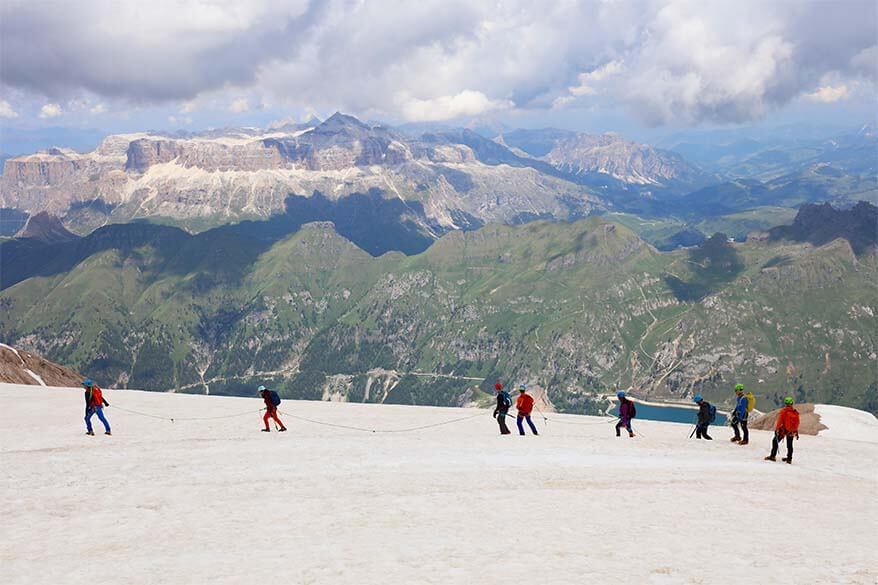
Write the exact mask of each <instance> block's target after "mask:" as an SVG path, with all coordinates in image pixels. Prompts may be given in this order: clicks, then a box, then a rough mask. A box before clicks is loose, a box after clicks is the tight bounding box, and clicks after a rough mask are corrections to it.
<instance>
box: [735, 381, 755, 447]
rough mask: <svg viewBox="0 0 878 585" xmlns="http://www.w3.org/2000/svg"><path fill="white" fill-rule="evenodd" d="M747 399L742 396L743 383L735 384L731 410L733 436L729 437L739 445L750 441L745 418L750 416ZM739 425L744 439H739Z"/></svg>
mask: <svg viewBox="0 0 878 585" xmlns="http://www.w3.org/2000/svg"><path fill="white" fill-rule="evenodd" d="M748 408H749V400H747V397H746V396H744V385H743V384H735V409H734V410H733V411H732V430H733V431H735V436H734V437H732V438H731V441H732V443H738V444H739V445H747V444H749V443H750V431H748V430H747V419H748V418H749V416H750V411H749V410H748ZM739 425H740V427H741V431H742V432H743V433H744V440H743V441H742V440H741V432H739V431H738V426H739Z"/></svg>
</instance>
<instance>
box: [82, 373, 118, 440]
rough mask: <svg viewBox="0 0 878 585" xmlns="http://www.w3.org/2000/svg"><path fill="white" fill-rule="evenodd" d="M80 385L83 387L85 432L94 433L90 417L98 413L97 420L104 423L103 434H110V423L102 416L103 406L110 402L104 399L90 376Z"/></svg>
mask: <svg viewBox="0 0 878 585" xmlns="http://www.w3.org/2000/svg"><path fill="white" fill-rule="evenodd" d="M82 387H83V388H85V434H86V435H94V434H95V432H94V429H92V426H91V417H93V416H94V415H98V420H100V421H101V423H103V425H104V434H105V435H112V434H113V433H112V432H111V431H110V423H108V422H107V419H106V418H105V417H104V407H105V406H110V404H109V403H108V402H107V401H106V400H105V399H104V394H103V392H101V389H100V388H99V387H98V385H97V384H95V383H94V382H92V381H91V378H87V379H85V380H83V381H82Z"/></svg>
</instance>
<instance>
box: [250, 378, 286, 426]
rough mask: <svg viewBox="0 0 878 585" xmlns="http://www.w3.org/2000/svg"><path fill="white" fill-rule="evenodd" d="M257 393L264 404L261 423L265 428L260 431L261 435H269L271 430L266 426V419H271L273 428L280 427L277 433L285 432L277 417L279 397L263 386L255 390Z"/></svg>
mask: <svg viewBox="0 0 878 585" xmlns="http://www.w3.org/2000/svg"><path fill="white" fill-rule="evenodd" d="M256 391H257V392H259V395H260V396H262V400H263V401H264V402H265V416H263V417H262V421H263V422H264V423H265V428H264V429H262V432H263V433H270V432H271V429H270V428H269V426H268V419H273V420H274V424H275V427H276V426H278V425H280V428H279V429H277V431H278V432H279V433H283V432H284V431H286V430H287V427H285V426H284V423H282V422H281V420H280V419H279V418H278V417H277V407H278V406H280V396H279V395H278V393H277V392H275V391H274V390H269V389H268V388H266V387H265V386H260V387H259V388H257V389H256Z"/></svg>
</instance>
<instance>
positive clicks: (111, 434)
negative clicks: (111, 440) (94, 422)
mask: <svg viewBox="0 0 878 585" xmlns="http://www.w3.org/2000/svg"><path fill="white" fill-rule="evenodd" d="M104 434H105V435H110V436H111V437H112V436H113V433H111V432H110V431H107V432H105V433H104Z"/></svg>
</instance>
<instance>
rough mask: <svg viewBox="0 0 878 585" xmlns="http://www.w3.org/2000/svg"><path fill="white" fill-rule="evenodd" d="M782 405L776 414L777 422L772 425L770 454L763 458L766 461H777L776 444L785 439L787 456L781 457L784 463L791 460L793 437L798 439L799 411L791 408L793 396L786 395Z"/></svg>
mask: <svg viewBox="0 0 878 585" xmlns="http://www.w3.org/2000/svg"><path fill="white" fill-rule="evenodd" d="M783 402H784V407H783V408H782V409H781V411H780V412H779V413H778V415H777V422H776V423H775V425H774V437H772V438H771V455H769V456H768V457H766V458H765V460H766V461H777V459H775V457H777V448H778V444H779V443H780V442H781V441H782V440H783V439H786V440H787V456H786V457H784V458H783V459H781V461H784V462H786V463H789V464H792V462H793V437H795V438H796V440H798V439H799V411H798V410H796V409H795V408H793V397H792V396H787V397H786V398H784V399H783Z"/></svg>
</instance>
